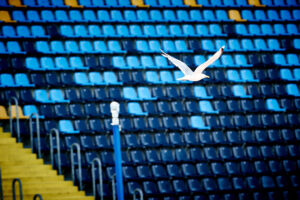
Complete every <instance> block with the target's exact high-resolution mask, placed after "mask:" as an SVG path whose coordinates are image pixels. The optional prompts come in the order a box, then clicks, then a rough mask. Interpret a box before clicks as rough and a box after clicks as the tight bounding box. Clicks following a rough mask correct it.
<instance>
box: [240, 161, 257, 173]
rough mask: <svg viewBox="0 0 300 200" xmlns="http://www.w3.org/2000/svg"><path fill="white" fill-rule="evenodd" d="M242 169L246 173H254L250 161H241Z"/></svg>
mask: <svg viewBox="0 0 300 200" xmlns="http://www.w3.org/2000/svg"><path fill="white" fill-rule="evenodd" d="M240 166H241V171H242V173H244V174H252V173H254V169H253V165H252V164H251V163H250V162H248V161H242V162H241V165H240Z"/></svg>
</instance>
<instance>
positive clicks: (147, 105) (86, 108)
mask: <svg viewBox="0 0 300 200" xmlns="http://www.w3.org/2000/svg"><path fill="white" fill-rule="evenodd" d="M52 94H53V92H52ZM38 100H39V101H41V100H40V99H38ZM47 100H48V99H47ZM51 100H52V99H51ZM43 101H46V100H44V99H43ZM48 101H50V100H48ZM52 101H54V100H52ZM55 101H57V102H58V103H60V104H56V105H51V104H50V105H49V104H48V105H47V104H46V105H41V106H39V107H37V106H35V105H25V106H24V115H26V116H30V115H31V114H32V113H39V114H40V115H41V117H42V116H46V117H47V118H71V117H73V116H76V117H78V118H85V117H105V116H110V113H109V111H110V108H109V104H108V103H99V104H98V103H97V104H95V103H86V104H85V105H81V104H78V103H72V104H69V105H65V104H61V103H68V100H65V99H59V100H56V99H55ZM299 103H300V102H299V100H295V102H293V101H291V100H289V99H280V100H278V101H277V100H276V99H273V98H268V99H267V100H266V101H264V100H259V99H258V100H254V101H252V100H240V101H238V100H228V101H225V102H224V101H221V100H216V101H213V102H211V101H208V100H200V101H196V100H194V101H191V100H189V101H186V102H184V103H183V102H180V101H172V102H170V103H168V102H166V101H158V102H144V103H138V102H128V103H127V104H125V103H121V105H120V106H121V108H120V115H121V116H128V115H131V116H132V117H134V116H146V115H147V116H158V115H162V114H165V115H172V114H177V113H182V114H183V115H191V114H192V115H196V114H201V113H205V114H208V117H207V121H208V123H210V124H211V123H217V119H216V118H215V117H214V116H212V115H214V114H228V113H230V112H233V111H235V112H236V113H237V114H240V113H245V112H249V115H247V116H246V118H247V121H248V124H250V125H253V126H259V125H260V122H259V121H260V119H259V116H258V115H257V114H255V113H258V112H260V113H267V112H270V111H271V112H277V113H280V112H293V111H294V110H295V109H296V108H299ZM19 110H20V112H21V113H23V112H22V110H21V108H20V109H19ZM2 111H3V116H5V117H4V119H7V117H6V116H8V115H7V113H6V111H5V109H4V108H2ZM267 117H269V116H267ZM274 117H275V122H276V123H278V124H280V123H281V124H284V123H286V122H285V121H286V119H285V117H284V116H283V115H282V114H275V115H274ZM290 117H293V115H290ZM233 118H234V120H236V122H237V123H239V120H240V121H241V120H243V121H245V119H246V118H245V117H241V116H240V115H237V116H236V117H233ZM151 120H152V118H151ZM178 120H179V121H180V122H179V121H178ZM271 120H272V119H271ZM280 120H282V121H280ZM289 120H290V121H291V120H293V119H292V118H290V119H289ZM177 121H178V123H179V125H180V126H184V124H183V122H184V121H186V119H184V118H178V119H177ZM243 121H241V123H243ZM154 122H157V120H154V121H153V122H151V123H152V124H153V123H154ZM154 125H155V124H154Z"/></svg>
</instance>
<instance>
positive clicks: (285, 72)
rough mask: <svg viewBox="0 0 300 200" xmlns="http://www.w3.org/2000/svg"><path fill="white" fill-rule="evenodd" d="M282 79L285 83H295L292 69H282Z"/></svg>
mask: <svg viewBox="0 0 300 200" xmlns="http://www.w3.org/2000/svg"><path fill="white" fill-rule="evenodd" d="M280 78H281V79H282V80H285V81H295V80H296V79H295V78H294V77H293V74H292V72H291V70H290V69H280Z"/></svg>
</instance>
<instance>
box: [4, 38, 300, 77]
mask: <svg viewBox="0 0 300 200" xmlns="http://www.w3.org/2000/svg"><path fill="white" fill-rule="evenodd" d="M0 44H1V43H0ZM124 44H125V43H124ZM173 56H174V55H173ZM209 57H210V55H208V56H203V55H195V56H188V55H182V56H180V57H179V59H180V60H182V61H183V62H185V63H186V64H187V65H188V66H190V67H192V68H193V67H195V66H198V65H200V64H202V63H204V62H205V61H206V60H207V59H208V58H209ZM234 59H235V61H233V58H232V56H231V55H228V54H224V55H223V56H222V57H221V58H220V59H219V60H216V61H215V62H214V63H213V64H212V65H211V69H213V68H223V67H234V68H236V67H243V66H252V65H253V67H257V66H259V68H260V69H255V70H254V73H255V77H256V78H257V79H260V80H261V81H263V80H265V79H268V78H269V79H270V80H276V79H278V78H279V73H278V71H277V70H274V69H267V70H263V69H262V68H261V66H270V67H271V66H274V65H275V63H274V62H275V61H274V60H275V59H276V64H277V65H279V66H298V65H299V58H298V56H297V55H295V54H287V55H286V56H285V55H283V54H275V55H273V56H271V55H270V54H261V55H257V54H252V53H250V54H248V56H245V55H242V54H237V55H235V56H234ZM247 60H248V61H247ZM75 61H76V62H75ZM69 62H70V64H69ZM247 62H249V63H251V65H248V64H247ZM0 63H1V64H0V68H1V70H3V71H10V70H11V69H14V70H26V69H31V70H39V71H44V70H46V71H48V70H82V69H87V68H86V67H84V66H88V68H89V69H96V70H99V69H112V68H114V67H115V68H119V69H135V68H136V69H142V68H145V69H159V68H161V69H174V68H175V66H173V65H170V64H169V63H168V61H167V59H166V58H164V57H162V56H160V55H154V56H153V57H152V56H150V55H149V56H148V55H147V56H141V57H137V56H127V57H122V56H113V57H110V56H108V55H105V56H104V55H101V56H92V55H91V56H84V59H83V60H82V59H81V58H80V57H77V56H71V57H70V58H69V59H67V58H66V57H55V58H54V60H53V58H50V57H41V59H40V60H38V59H37V58H35V57H28V58H26V59H25V61H24V60H23V59H21V58H0ZM221 63H222V64H221ZM235 63H236V64H235ZM124 72H125V71H124ZM207 73H209V71H208V72H207ZM266 73H267V74H268V75H267V74H266ZM217 76H218V75H216V74H215V75H214V76H211V78H214V77H217ZM268 76H269V77H268ZM267 77H268V78H267ZM219 79H220V78H216V80H218V81H219ZM222 80H224V78H221V81H222Z"/></svg>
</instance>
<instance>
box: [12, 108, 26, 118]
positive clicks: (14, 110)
mask: <svg viewBox="0 0 300 200" xmlns="http://www.w3.org/2000/svg"><path fill="white" fill-rule="evenodd" d="M11 111H12V117H13V118H16V117H17V110H16V106H15V105H12V106H11ZM18 112H19V119H29V117H28V116H25V115H24V114H23V110H22V108H21V107H20V106H18Z"/></svg>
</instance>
